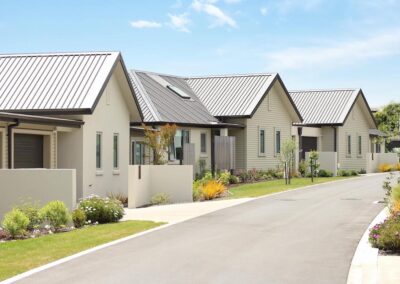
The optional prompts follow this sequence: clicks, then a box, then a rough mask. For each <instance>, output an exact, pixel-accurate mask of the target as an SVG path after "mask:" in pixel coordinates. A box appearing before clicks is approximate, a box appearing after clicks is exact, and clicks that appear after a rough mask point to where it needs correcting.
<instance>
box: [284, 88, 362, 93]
mask: <svg viewBox="0 0 400 284" xmlns="http://www.w3.org/2000/svg"><path fill="white" fill-rule="evenodd" d="M359 90H361V88H336V89H335V88H332V89H304V90H289V93H304V92H335V91H352V92H354V91H359Z"/></svg>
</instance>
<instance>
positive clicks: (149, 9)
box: [0, 0, 400, 107]
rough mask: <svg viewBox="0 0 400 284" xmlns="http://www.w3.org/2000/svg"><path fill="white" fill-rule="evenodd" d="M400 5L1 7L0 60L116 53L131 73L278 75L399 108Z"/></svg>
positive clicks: (230, 2)
mask: <svg viewBox="0 0 400 284" xmlns="http://www.w3.org/2000/svg"><path fill="white" fill-rule="evenodd" d="M399 15H400V0H348V1H344V0H334V1H333V0H280V1H278V0H277V1H272V0H269V1H268V0H158V1H156V0H146V1H144V0H142V1H139V0H130V1H128V0H125V1H124V0H116V1H105V0H96V1H95V0H79V1H73V0H68V1H41V0H35V1H24V0H19V1H11V0H0V53H33V52H58V51H109V50H112V51H121V52H122V55H123V58H124V60H125V63H126V65H127V66H128V68H130V69H139V70H149V71H155V72H162V73H168V74H175V75H215V74H242V73H263V72H267V73H268V72H274V73H275V72H278V73H279V74H280V75H281V77H282V79H283V81H284V83H285V85H286V87H287V88H288V89H289V90H300V89H324V88H362V89H363V91H364V94H365V95H366V98H367V100H368V101H369V104H370V106H371V107H381V106H383V105H384V104H387V103H389V102H392V101H397V102H400V16H399Z"/></svg>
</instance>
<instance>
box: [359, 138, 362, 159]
mask: <svg viewBox="0 0 400 284" xmlns="http://www.w3.org/2000/svg"><path fill="white" fill-rule="evenodd" d="M361 154H362V137H361V135H358V155H359V156H361Z"/></svg>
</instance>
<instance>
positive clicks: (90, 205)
mask: <svg viewBox="0 0 400 284" xmlns="http://www.w3.org/2000/svg"><path fill="white" fill-rule="evenodd" d="M79 208H80V209H82V210H83V211H85V214H86V219H87V221H86V222H87V223H89V224H92V223H96V222H97V223H100V224H104V223H112V222H118V220H120V219H121V218H122V217H123V216H124V208H123V206H122V203H121V201H119V200H117V199H110V198H108V197H106V198H100V197H98V196H97V195H90V196H88V197H87V198H84V199H82V200H81V202H80V203H79Z"/></svg>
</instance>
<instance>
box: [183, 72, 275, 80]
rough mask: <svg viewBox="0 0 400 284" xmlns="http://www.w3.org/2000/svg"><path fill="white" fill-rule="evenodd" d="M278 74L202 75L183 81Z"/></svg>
mask: <svg viewBox="0 0 400 284" xmlns="http://www.w3.org/2000/svg"><path fill="white" fill-rule="evenodd" d="M277 74H278V72H271V73H242V74H219V75H202V76H186V77H185V79H188V80H190V79H209V78H224V77H252V76H274V75H277Z"/></svg>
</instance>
